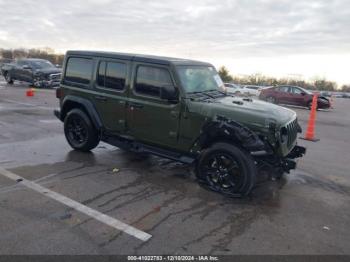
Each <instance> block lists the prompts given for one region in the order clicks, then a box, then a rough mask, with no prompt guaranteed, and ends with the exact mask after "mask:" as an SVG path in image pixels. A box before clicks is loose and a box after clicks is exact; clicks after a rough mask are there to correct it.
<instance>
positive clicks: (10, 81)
mask: <svg viewBox="0 0 350 262" xmlns="http://www.w3.org/2000/svg"><path fill="white" fill-rule="evenodd" d="M4 78H5V80H6V82H7V83H8V84H10V85H12V84H13V79H12V77H11V75H10V73H9V72H4Z"/></svg>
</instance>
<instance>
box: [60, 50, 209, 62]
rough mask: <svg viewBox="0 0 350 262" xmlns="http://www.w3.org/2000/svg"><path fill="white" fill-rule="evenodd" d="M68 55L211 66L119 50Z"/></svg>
mask: <svg viewBox="0 0 350 262" xmlns="http://www.w3.org/2000/svg"><path fill="white" fill-rule="evenodd" d="M66 55H67V56H68V55H69V56H74V55H77V56H92V57H108V58H116V59H123V60H130V61H137V62H148V63H156V64H162V65H169V64H174V65H205V66H211V64H209V63H206V62H201V61H195V60H190V59H183V58H173V57H165V56H154V55H141V54H129V53H118V52H104V51H80V50H79V51H78V50H70V51H67V54H66Z"/></svg>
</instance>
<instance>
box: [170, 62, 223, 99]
mask: <svg viewBox="0 0 350 262" xmlns="http://www.w3.org/2000/svg"><path fill="white" fill-rule="evenodd" d="M177 72H178V75H179V77H180V81H181V84H182V86H183V87H184V89H185V91H186V93H198V92H206V91H212V90H217V91H223V90H224V88H223V86H224V83H223V82H222V80H221V78H220V76H219V75H218V73H217V72H216V70H215V68H214V67H212V66H177Z"/></svg>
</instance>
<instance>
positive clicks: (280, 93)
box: [277, 86, 290, 104]
mask: <svg viewBox="0 0 350 262" xmlns="http://www.w3.org/2000/svg"><path fill="white" fill-rule="evenodd" d="M289 100H290V91H289V86H280V87H278V89H277V101H278V103H281V104H289Z"/></svg>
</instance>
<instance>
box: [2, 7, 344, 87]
mask: <svg viewBox="0 0 350 262" xmlns="http://www.w3.org/2000/svg"><path fill="white" fill-rule="evenodd" d="M45 46H49V47H52V48H54V49H56V50H58V51H59V52H65V51H66V50H68V49H92V50H111V51H120V52H136V53H146V54H155V55H167V56H175V57H184V58H192V59H198V60H204V61H208V62H212V63H213V64H214V65H215V66H217V67H218V66H220V65H226V66H227V67H228V68H229V70H230V71H231V72H232V73H235V74H251V73H263V74H268V75H272V76H277V77H282V76H288V75H296V76H299V75H300V76H303V77H305V79H306V80H308V79H310V78H312V77H314V76H319V77H326V78H328V79H330V80H334V81H337V82H338V83H339V84H344V83H350V73H349V64H350V1H349V0H333V1H332V0H310V1H307V0H303V1H298V0H232V1H230V0H226V1H225V0H220V1H218V0H200V1H194V0H176V1H165V0H163V1H162V0H151V1H146V0H143V1H142V0H125V1H121V0H115V1H112V0H81V1H80V0H60V1H59V0H56V1H54V0H46V1H45V0H43V1H40V0H37V1H32V0H31V1H29V0H28V1H27V0H0V47H3V48H16V47H45Z"/></svg>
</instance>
